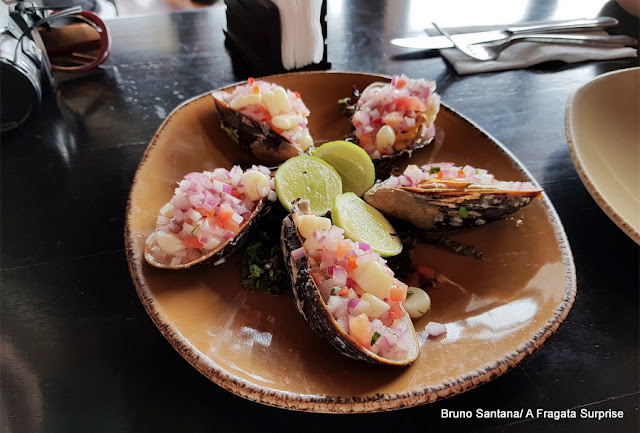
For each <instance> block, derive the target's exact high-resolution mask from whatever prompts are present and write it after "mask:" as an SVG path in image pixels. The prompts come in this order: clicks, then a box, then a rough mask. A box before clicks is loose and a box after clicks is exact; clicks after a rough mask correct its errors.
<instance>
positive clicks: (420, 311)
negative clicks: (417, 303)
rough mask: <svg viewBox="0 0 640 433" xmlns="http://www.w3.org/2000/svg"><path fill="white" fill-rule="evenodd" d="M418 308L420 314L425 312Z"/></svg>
mask: <svg viewBox="0 0 640 433" xmlns="http://www.w3.org/2000/svg"><path fill="white" fill-rule="evenodd" d="M416 309H417V310H418V313H420V314H424V311H422V310H420V309H419V308H416Z"/></svg>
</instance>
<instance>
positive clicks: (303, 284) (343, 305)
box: [281, 200, 418, 365]
mask: <svg viewBox="0 0 640 433" xmlns="http://www.w3.org/2000/svg"><path fill="white" fill-rule="evenodd" d="M308 207H309V202H308V201H305V200H300V201H298V202H297V203H294V204H292V213H291V214H290V215H289V216H288V217H287V218H285V220H284V222H283V225H282V236H281V238H282V251H283V255H284V257H285V265H286V266H287V268H288V271H289V274H290V276H291V286H292V288H293V293H294V295H295V298H296V305H297V307H298V310H299V311H300V313H301V314H302V315H303V316H304V318H305V319H306V320H307V322H309V324H310V325H311V328H312V329H313V330H314V331H316V332H317V333H318V335H320V336H321V337H323V338H325V339H326V340H328V341H329V343H330V344H331V345H332V346H334V347H335V348H336V349H337V350H338V351H340V352H341V353H343V354H344V355H346V356H349V357H351V358H354V359H360V360H364V361H369V362H375V363H381V364H388V365H407V364H409V363H411V362H412V361H413V360H415V359H416V357H417V356H418V340H417V337H416V333H415V330H414V328H413V324H412V322H411V318H410V317H409V315H408V314H407V312H406V310H405V309H404V307H403V306H402V302H404V301H405V300H406V297H407V290H408V287H407V285H406V284H404V283H402V282H401V281H399V280H398V279H396V278H394V276H393V271H391V269H389V268H388V267H387V266H386V264H385V263H386V262H385V260H384V259H382V258H381V257H380V254H378V253H376V252H374V251H372V250H371V249H370V247H369V245H367V244H365V243H363V242H358V243H355V242H353V241H351V240H349V239H345V238H344V236H343V232H344V230H342V229H341V228H339V227H337V226H334V225H332V224H331V220H330V219H328V218H323V217H318V216H316V215H314V214H311V213H308Z"/></svg>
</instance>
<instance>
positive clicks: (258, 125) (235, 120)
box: [213, 78, 313, 165]
mask: <svg viewBox="0 0 640 433" xmlns="http://www.w3.org/2000/svg"><path fill="white" fill-rule="evenodd" d="M213 98H214V101H215V104H216V110H217V111H218V116H219V117H220V122H221V123H220V126H221V127H222V128H223V129H224V130H225V132H226V133H227V134H228V135H229V137H231V138H232V139H233V140H234V141H235V142H236V143H238V144H239V145H241V146H242V147H243V148H245V149H246V150H248V151H250V152H251V153H252V154H253V156H254V157H255V158H256V159H257V162H259V163H261V164H267V165H274V164H280V163H282V162H284V161H286V160H287V159H289V158H291V157H293V156H296V155H302V154H305V153H309V152H310V151H311V150H312V149H313V138H312V137H311V134H310V133H309V128H308V126H307V124H308V119H307V117H308V116H309V114H310V112H309V109H308V108H307V107H306V105H304V102H302V98H301V97H300V94H299V93H298V92H295V91H291V90H288V89H285V88H284V87H282V86H278V85H276V84H273V83H268V82H266V81H263V80H254V79H253V78H251V79H249V81H248V82H247V83H246V84H244V85H239V86H237V87H236V88H235V89H234V90H233V91H232V92H224V91H218V92H215V93H213Z"/></svg>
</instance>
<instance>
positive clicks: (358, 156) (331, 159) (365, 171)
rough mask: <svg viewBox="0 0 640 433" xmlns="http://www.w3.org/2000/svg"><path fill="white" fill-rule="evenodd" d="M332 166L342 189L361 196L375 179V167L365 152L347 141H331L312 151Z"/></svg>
mask: <svg viewBox="0 0 640 433" xmlns="http://www.w3.org/2000/svg"><path fill="white" fill-rule="evenodd" d="M313 156H316V157H318V158H320V159H322V160H324V161H326V162H328V163H329V164H331V165H332V166H333V168H335V169H336V171H337V172H338V174H339V175H340V177H341V178H342V191H344V192H353V193H354V194H355V195H357V196H358V197H362V196H363V195H364V193H365V192H367V190H369V188H371V187H372V186H373V183H374V181H375V180H376V173H375V168H374V167H373V162H372V161H371V158H370V157H369V155H367V152H365V150H364V149H363V148H361V147H360V146H358V145H356V144H353V143H349V142H348V141H331V142H329V143H325V144H323V145H322V146H320V147H319V148H318V149H316V150H315V151H314V152H313Z"/></svg>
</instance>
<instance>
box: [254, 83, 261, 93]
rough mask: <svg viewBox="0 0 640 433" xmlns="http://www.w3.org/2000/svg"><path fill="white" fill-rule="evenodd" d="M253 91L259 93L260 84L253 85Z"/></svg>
mask: <svg viewBox="0 0 640 433" xmlns="http://www.w3.org/2000/svg"><path fill="white" fill-rule="evenodd" d="M253 93H260V86H258V85H257V84H256V85H254V86H253Z"/></svg>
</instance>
